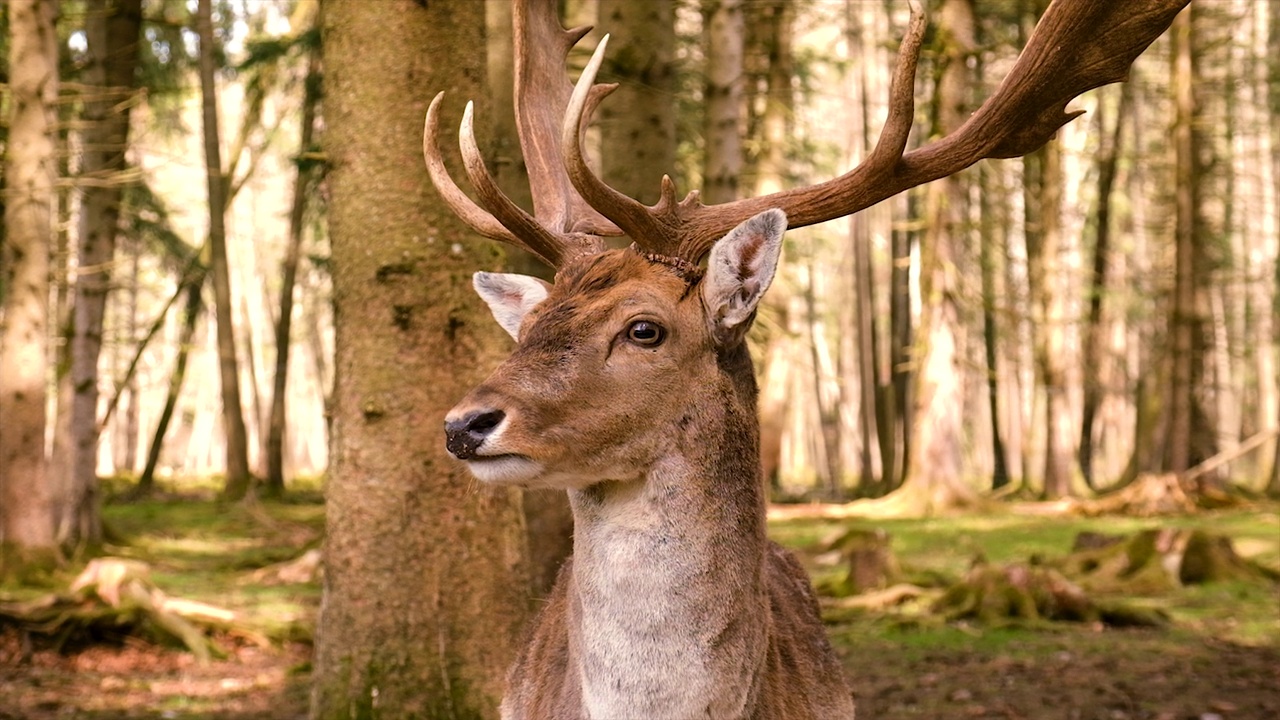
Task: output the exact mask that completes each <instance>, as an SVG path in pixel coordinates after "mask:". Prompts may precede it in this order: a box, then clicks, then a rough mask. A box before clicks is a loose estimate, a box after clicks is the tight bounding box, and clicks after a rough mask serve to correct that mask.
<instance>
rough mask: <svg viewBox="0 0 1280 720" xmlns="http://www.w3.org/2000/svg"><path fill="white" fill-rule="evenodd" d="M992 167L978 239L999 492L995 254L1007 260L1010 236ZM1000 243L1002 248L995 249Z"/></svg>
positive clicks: (1003, 476)
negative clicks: (1000, 223) (1001, 221)
mask: <svg viewBox="0 0 1280 720" xmlns="http://www.w3.org/2000/svg"><path fill="white" fill-rule="evenodd" d="M993 173H994V171H993V170H992V169H991V168H990V166H984V167H983V168H982V174H981V175H980V176H979V177H980V180H979V182H981V183H982V188H981V190H980V191H979V196H980V197H981V198H982V200H981V202H982V209H981V215H982V237H981V238H980V239H979V241H978V242H979V251H978V252H979V255H980V257H979V258H978V262H979V264H980V265H981V266H982V267H981V271H982V349H983V359H984V360H985V361H986V371H987V407H988V410H989V412H990V413H991V457H992V469H991V489H992V490H999V489H1000V488H1002V487H1004V486H1006V485H1008V484H1009V460H1008V456H1007V454H1006V453H1005V448H1004V438H1003V436H1002V435H1001V433H1000V365H999V358H1000V348H999V345H1000V343H999V338H1000V331H999V328H998V327H997V324H996V267H995V264H996V252H994V250H996V249H999V250H1000V251H1001V252H1002V254H1003V255H1004V257H1006V258H1007V257H1008V252H1007V249H1008V244H1007V243H1008V239H1007V238H1008V236H1007V235H1006V234H1005V233H1003V232H1000V231H998V230H997V229H996V226H997V222H996V218H995V208H994V207H993V203H992V202H991V201H990V198H991V197H992V196H993V195H994V194H995V188H993V187H992V185H993V183H992V182H991V176H992V174H993ZM997 243H999V245H1000V247H999V248H996V247H994V246H996V245H997Z"/></svg>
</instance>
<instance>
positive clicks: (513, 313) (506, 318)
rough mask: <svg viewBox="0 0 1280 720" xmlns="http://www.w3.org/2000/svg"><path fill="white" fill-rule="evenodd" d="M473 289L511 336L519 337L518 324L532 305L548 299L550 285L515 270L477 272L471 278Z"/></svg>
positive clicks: (513, 337) (516, 338)
mask: <svg viewBox="0 0 1280 720" xmlns="http://www.w3.org/2000/svg"><path fill="white" fill-rule="evenodd" d="M472 284H473V285H475V288H476V292H477V293H479V294H480V298H481V299H482V300H484V301H485V303H487V304H488V305H489V311H490V312H492V313H493V319H494V320H497V321H498V324H499V325H501V326H502V329H503V330H506V331H507V334H508V335H510V336H511V337H512V339H514V340H519V339H520V324H521V323H523V322H524V316H525V315H528V314H529V311H530V310H532V309H533V308H534V306H535V305H537V304H538V303H540V302H542V301H543V300H546V299H547V293H548V292H549V290H550V288H551V286H550V285H548V284H547V283H545V282H543V281H542V280H539V279H538V278H536V277H530V276H528V275H517V274H515V273H487V272H478V273H476V274H475V277H474V278H473V279H472Z"/></svg>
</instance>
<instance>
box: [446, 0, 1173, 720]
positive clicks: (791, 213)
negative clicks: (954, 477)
mask: <svg viewBox="0 0 1280 720" xmlns="http://www.w3.org/2000/svg"><path fill="white" fill-rule="evenodd" d="M1188 2H1189V0H1130V2H1126V3H1116V2H1114V0H1056V1H1055V2H1054V3H1052V4H1051V5H1050V7H1049V8H1048V9H1047V10H1046V12H1045V13H1044V15H1043V17H1042V18H1041V20H1040V22H1039V24H1038V25H1037V28H1036V30H1035V31H1034V32H1033V33H1032V35H1031V37H1030V38H1029V40H1028V41H1027V45H1026V47H1025V48H1024V50H1023V51H1022V53H1021V54H1020V56H1019V59H1018V60H1017V61H1016V63H1015V65H1014V67H1013V69H1012V71H1011V72H1010V73H1009V75H1008V76H1007V77H1006V79H1005V80H1004V81H1003V83H1002V84H1001V85H1000V86H999V88H998V89H997V90H996V91H995V92H994V93H993V94H992V95H991V96H990V97H989V98H988V99H987V100H986V102H984V103H983V104H982V105H981V107H980V108H979V109H978V110H977V111H976V112H975V113H974V114H973V115H972V116H971V117H970V118H969V119H968V121H967V122H966V123H964V124H963V125H962V126H961V127H959V128H957V129H956V130H955V131H954V132H953V133H952V134H950V135H948V136H945V137H942V138H938V139H935V140H932V141H930V142H928V143H926V144H924V145H922V146H921V147H918V148H916V149H913V150H911V151H907V150H906V147H907V139H908V135H909V133H910V130H911V127H912V118H913V114H914V89H915V87H914V86H915V73H916V65H917V62H918V58H919V55H920V49H921V44H922V38H923V36H924V31H925V27H926V23H925V18H924V14H923V11H922V10H921V8H920V5H919V3H918V2H916V1H915V0H912V1H911V3H910V5H911V15H910V21H909V23H908V26H907V29H906V32H905V35H904V38H903V41H902V45H901V48H900V50H899V54H898V61H897V65H896V67H895V70H894V75H893V78H892V83H891V86H890V89H889V93H890V102H889V112H888V117H887V119H886V122H885V125H884V128H883V130H882V133H881V135H880V139H879V140H878V143H877V145H876V146H875V148H874V149H873V151H872V152H871V153H870V154H869V155H868V156H867V158H866V159H865V161H864V162H863V163H861V164H860V165H858V166H857V167H855V168H854V169H852V170H850V171H849V172H847V173H845V174H844V175H841V176H839V177H836V178H833V179H830V180H826V181H824V182H820V183H817V184H814V185H810V186H807V187H801V188H794V189H789V190H783V191H781V192H778V193H773V194H770V195H767V196H762V197H751V198H744V199H740V200H735V201H731V202H727V203H722V204H717V205H710V206H708V205H704V204H702V203H701V202H700V201H699V197H698V194H697V192H696V191H694V192H690V193H689V194H688V195H687V196H685V197H684V198H683V199H681V200H677V198H676V189H675V184H674V183H673V182H672V180H671V179H670V177H669V176H664V177H663V178H662V180H661V185H660V187H661V194H660V199H659V200H658V202H657V203H656V204H654V205H652V206H648V205H644V204H642V203H641V202H639V201H637V200H634V199H632V198H630V197H627V196H626V195H623V194H622V193H619V192H617V191H616V190H614V189H613V188H611V187H609V186H608V185H607V184H606V183H605V182H603V181H602V180H601V179H600V178H599V177H597V176H596V175H595V174H594V172H593V171H592V170H591V168H590V166H589V163H588V160H587V157H586V152H585V149H584V141H583V136H584V131H585V129H586V128H587V127H588V126H589V124H590V121H591V117H592V114H593V112H594V109H595V108H596V107H597V106H598V104H599V103H600V102H601V101H602V100H603V99H604V97H605V96H607V95H608V94H609V92H610V91H611V90H612V89H613V88H614V87H616V86H614V85H609V84H597V83H596V81H595V78H596V75H597V73H598V71H599V69H600V66H601V63H602V62H603V57H604V52H605V49H606V47H607V44H608V36H605V38H604V39H603V40H601V41H600V42H599V44H598V45H597V47H596V49H595V52H594V54H593V55H592V57H591V60H590V61H589V62H588V63H587V65H586V67H585V69H584V70H583V72H582V74H581V76H580V78H579V80H578V81H577V83H576V84H571V83H570V82H569V81H568V80H567V76H568V72H567V58H568V55H569V52H570V50H571V49H572V48H573V47H574V46H575V45H576V44H577V43H578V42H579V41H580V40H581V39H582V38H583V37H584V36H585V35H586V34H587V33H588V32H589V31H590V30H591V28H589V27H579V28H574V29H569V30H566V29H565V28H564V27H562V25H561V23H560V20H559V18H558V17H557V14H556V9H555V6H556V2H555V0H516V2H515V3H514V5H513V11H514V43H515V80H514V84H515V88H514V92H515V95H514V100H515V108H516V115H517V118H516V120H517V131H518V134H519V138H520V145H521V148H522V152H523V153H524V158H525V162H526V165H527V168H528V175H529V182H530V186H531V189H532V190H533V193H532V199H533V212H532V213H530V212H529V211H527V210H525V209H524V208H522V207H520V206H519V205H517V204H516V203H515V202H513V201H512V200H510V199H509V198H508V197H507V196H506V195H504V194H503V193H502V192H501V190H500V189H499V188H498V184H497V182H496V181H495V179H494V177H493V176H492V175H491V174H490V172H489V170H488V169H487V168H486V165H485V161H484V157H483V155H482V153H481V151H480V149H479V144H478V142H477V141H476V137H475V131H474V127H473V126H474V117H473V114H474V110H473V106H472V105H471V104H470V103H468V104H467V106H466V109H465V111H464V113H463V117H462V123H461V127H460V129H459V140H458V141H459V147H460V151H461V156H462V166H463V170H464V172H465V174H466V175H467V178H468V180H469V181H470V184H471V186H472V188H473V190H474V195H475V199H472V196H471V195H469V194H467V193H466V192H464V191H463V190H462V189H461V188H460V187H459V186H458V185H457V184H456V183H455V182H454V180H453V178H452V176H451V175H450V172H449V170H448V168H447V167H446V164H445V160H444V156H443V153H442V151H441V150H440V112H441V111H440V108H441V103H442V101H443V93H441V94H438V95H436V96H435V98H434V100H432V102H431V104H430V106H429V108H428V110H427V117H426V123H425V128H424V133H423V154H424V158H425V161H426V165H427V171H428V174H429V175H430V177H431V179H432V182H433V184H434V186H435V187H436V189H437V191H438V192H439V194H440V196H441V198H442V199H443V201H444V202H445V203H446V204H447V206H448V207H449V208H450V209H451V210H452V211H453V212H454V213H455V214H456V215H458V216H459V217H460V218H461V219H462V220H463V221H464V222H465V223H466V224H467V225H468V226H469V227H471V228H472V229H473V230H474V231H475V232H476V233H478V234H479V235H481V236H484V237H487V238H490V239H493V240H497V241H500V242H503V243H507V244H509V245H512V246H515V247H519V248H522V249H524V250H526V251H528V252H530V253H532V254H533V255H535V256H536V257H538V258H539V259H541V260H542V261H543V262H545V263H546V264H547V265H549V266H550V267H552V268H554V269H555V271H556V272H555V277H554V281H553V282H545V281H543V280H541V279H538V278H534V277H529V276H523V275H518V274H510V273H495V272H483V271H482V272H477V273H476V274H475V276H474V283H473V284H474V287H475V290H476V291H477V293H478V294H479V295H480V297H481V298H482V299H483V300H484V301H485V302H486V303H487V304H488V306H489V308H490V309H491V311H492V314H493V316H494V318H495V319H496V321H497V322H498V324H499V325H500V326H501V327H502V328H503V329H504V330H505V331H506V332H507V333H508V334H509V335H510V336H511V337H512V339H513V340H514V341H515V343H516V345H515V349H514V350H513V352H512V354H511V355H510V357H509V358H508V359H507V360H505V361H504V362H503V363H501V364H500V365H499V366H498V367H497V368H496V369H495V370H494V371H493V372H492V374H491V375H490V376H489V377H488V378H487V379H486V380H484V381H483V382H482V383H481V384H480V385H479V386H477V387H475V388H474V389H472V390H471V391H470V392H469V393H468V394H467V395H466V396H465V397H463V398H462V399H461V400H460V401H459V402H458V403H457V405H456V406H454V408H453V409H452V410H451V411H450V412H449V413H448V414H447V416H446V417H445V419H444V429H445V442H446V447H447V449H448V450H449V452H450V453H451V454H452V455H453V456H454V457H456V458H457V459H458V460H459V461H460V462H462V463H465V465H466V467H467V468H468V469H469V470H470V472H471V474H472V475H473V476H474V477H475V478H477V479H478V480H479V481H480V482H481V483H484V484H490V485H494V486H518V487H523V488H554V489H559V490H563V491H565V492H567V493H568V496H569V501H570V505H571V507H572V511H573V519H574V538H573V554H572V557H570V558H569V559H567V560H566V561H565V563H564V565H563V566H562V569H561V571H560V573H559V576H558V579H557V581H556V584H555V586H554V588H553V590H552V591H551V594H550V596H549V597H548V598H547V600H546V603H545V605H544V607H543V608H542V610H541V611H540V613H539V614H538V615H537V617H536V619H535V620H534V621H533V624H532V627H531V630H530V633H529V636H528V638H527V641H526V643H525V645H524V646H523V648H522V649H520V650H519V651H518V653H517V656H516V659H515V661H514V662H513V663H512V665H511V666H510V669H509V672H508V675H507V690H506V694H505V696H504V698H503V700H502V704H501V709H500V712H501V716H502V717H503V718H504V720H526V719H528V720H534V719H545V718H554V719H575V720H576V719H578V718H583V719H589V720H617V719H620V718H644V719H646V720H661V719H670V720H683V719H685V718H714V719H717V720H733V719H738V718H753V719H760V720H766V719H776V720H782V719H785V720H799V719H812V720H837V719H844V718H853V717H854V701H853V697H852V695H851V693H850V690H849V686H848V684H847V683H846V680H845V678H844V675H843V672H842V669H841V664H840V661H839V658H838V657H837V655H836V653H835V652H834V650H833V648H832V646H831V644H830V642H829V641H828V639H827V636H826V632H825V630H824V627H823V624H822V621H821V619H820V614H819V606H818V602H817V600H816V598H815V595H814V593H813V590H812V588H811V586H810V583H809V580H808V576H807V574H806V572H805V570H804V568H803V567H802V566H801V564H800V563H799V562H798V561H797V560H796V559H795V558H794V557H793V556H792V555H791V554H790V553H789V552H787V551H785V550H783V549H782V548H781V547H779V546H778V545H777V544H775V543H773V542H772V541H770V540H769V539H768V537H767V534H766V522H765V521H766V498H765V490H764V483H763V479H762V477H761V466H760V457H759V420H758V418H757V415H756V394H757V388H756V381H755V376H754V371H753V367H752V361H751V357H750V354H749V353H748V348H747V341H746V337H747V332H748V330H749V329H750V327H751V325H752V322H753V320H754V318H755V315H756V311H757V309H758V307H759V303H760V300H761V297H762V296H763V295H764V293H765V292H766V291H767V290H768V288H769V286H770V283H771V281H772V279H773V277H774V274H775V272H776V269H777V266H778V262H779V256H780V253H781V249H782V237H783V233H784V232H785V231H786V230H787V229H788V228H789V227H800V226H805V225H811V224H814V223H818V222H823V221H826V220H831V219H835V218H839V217H844V216H847V215H850V214H853V213H856V212H858V211H859V210H862V209H864V208H867V207H870V206H871V205H873V204H875V203H878V202H880V201H882V200H884V199H886V198H889V197H892V196H893V195H896V194H897V193H899V192H902V191H904V190H906V189H908V188H911V187H915V186H917V185H921V184H923V183H927V182H930V181H932V180H936V179H938V178H941V177H945V176H948V175H951V174H953V173H956V172H958V171H960V170H962V169H964V168H966V167H968V166H970V165H972V164H974V163H976V162H977V161H979V160H981V159H984V158H1008V157H1016V156H1019V155H1022V154H1025V153H1028V152H1031V151H1033V150H1035V149H1036V148H1038V147H1040V146H1041V145H1043V144H1044V143H1045V142H1047V141H1048V140H1049V139H1050V138H1051V136H1052V135H1053V134H1054V133H1055V132H1056V131H1057V130H1058V128H1060V127H1061V126H1062V125H1064V124H1065V123H1066V122H1068V121H1070V120H1071V119H1072V118H1073V117H1075V116H1076V115H1078V114H1079V112H1077V111H1067V110H1066V105H1067V103H1068V102H1070V101H1071V100H1072V99H1073V98H1075V97H1076V96H1077V95H1079V94H1081V93H1083V92H1085V91H1086V90H1089V89H1092V88H1095V87H1098V86H1101V85H1103V84H1106V83H1110V82H1116V81H1119V80H1122V79H1124V77H1125V75H1126V74H1127V70H1128V67H1129V66H1130V65H1131V64H1132V62H1133V60H1134V59H1135V58H1136V57H1137V56H1138V54H1140V53H1141V52H1142V51H1143V50H1144V49H1145V48H1146V47H1147V46H1148V45H1150V43H1151V42H1153V41H1154V40H1155V38H1156V37H1157V36H1159V35H1160V34H1161V33H1163V32H1164V30H1165V29H1166V28H1167V27H1168V26H1169V24H1170V23H1171V22H1172V20H1173V17H1174V16H1175V15H1176V14H1177V13H1178V12H1179V11H1180V10H1181V9H1182V7H1183V6H1185V5H1186V4H1187V3H1188ZM618 236H624V237H626V238H628V239H630V240H631V245H630V246H629V247H626V248H610V247H609V246H608V245H606V242H605V239H606V238H609V237H618Z"/></svg>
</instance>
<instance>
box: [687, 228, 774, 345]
mask: <svg viewBox="0 0 1280 720" xmlns="http://www.w3.org/2000/svg"><path fill="white" fill-rule="evenodd" d="M786 230H787V216H786V214H784V213H783V212H782V211H781V210H766V211H765V212H762V213H760V214H759V215H756V216H755V217H753V218H751V219H749V220H747V221H746V222H744V223H742V224H741V225H739V226H738V227H736V228H734V229H733V230H731V231H730V232H729V234H728V235H725V236H724V237H722V238H720V239H719V240H717V241H716V244H715V245H714V246H712V248H711V256H710V258H708V260H707V275H706V277H705V278H704V279H703V281H702V303H703V306H704V307H705V308H706V311H707V316H708V320H709V322H710V323H711V333H712V335H713V336H714V337H715V340H716V342H717V343H719V344H720V345H721V346H722V347H728V346H731V345H733V344H735V343H737V342H739V341H740V340H742V337H743V336H744V335H746V333H747V330H748V329H749V328H750V327H751V321H752V319H754V318H755V314H756V306H757V305H759V303H760V298H761V297H762V296H764V291H765V290H768V289H769V283H771V282H773V274H774V272H775V271H777V269H778V255H779V254H781V252H782V233H784V232H786Z"/></svg>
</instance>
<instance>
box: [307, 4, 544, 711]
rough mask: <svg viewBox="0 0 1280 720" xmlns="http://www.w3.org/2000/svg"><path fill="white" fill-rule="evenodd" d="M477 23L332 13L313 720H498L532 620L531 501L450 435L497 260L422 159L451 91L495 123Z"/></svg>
mask: <svg viewBox="0 0 1280 720" xmlns="http://www.w3.org/2000/svg"><path fill="white" fill-rule="evenodd" d="M388 13H393V14H394V16H395V17H396V22H394V23H388V22H387V21H386V18H387V17H388ZM483 13H484V4H483V3H471V2H461V3H459V2H452V3H451V2H430V3H426V4H423V3H420V2H416V1H414V0H395V1H394V2H378V3H370V2H367V0H332V2H330V3H329V4H327V5H326V6H325V11H324V18H323V27H324V53H325V57H324V62H325V83H326V92H325V121H326V127H325V141H326V147H327V148H328V151H327V152H328V155H329V158H330V162H331V163H332V166H331V170H330V173H329V175H328V182H329V188H330V192H331V196H330V204H329V235H330V241H331V243H332V248H333V285H334V308H335V323H336V325H335V333H336V348H337V355H336V378H337V380H336V386H335V390H334V401H333V415H334V418H333V423H334V425H333V433H332V441H331V452H330V458H331V468H330V477H329V484H328V489H327V507H328V514H327V515H328V517H327V523H328V525H327V532H326V546H325V568H326V571H325V587H324V600H323V603H322V607H321V613H320V618H319V628H318V635H317V642H316V651H315V663H316V665H315V673H314V675H313V687H312V707H311V715H312V717H313V718H324V719H328V718H347V717H373V716H375V714H376V716H377V717H386V718H403V717H422V718H446V717H447V718H479V717H493V716H495V715H496V711H497V705H498V699H499V696H500V694H501V691H502V678H503V675H504V672H505V670H506V667H507V664H508V663H509V661H510V660H511V659H512V657H513V654H514V653H513V650H514V644H515V643H517V642H518V641H519V638H520V636H521V632H520V628H521V626H522V625H523V624H524V621H525V619H526V618H527V617H528V614H529V611H530V607H529V592H528V589H527V588H528V585H527V582H528V581H527V577H526V572H527V569H528V568H527V552H526V536H525V534H524V533H525V529H524V527H523V525H522V515H521V503H520V495H519V493H518V492H517V491H514V490H507V489H501V488H492V487H487V486H484V487H481V486H478V485H477V483H476V481H475V480H474V479H472V478H470V477H468V476H467V475H466V472H465V470H463V469H462V468H461V467H459V465H458V463H456V462H455V461H453V460H452V459H451V458H449V456H448V455H447V453H446V452H445V448H444V443H443V442H442V438H441V437H440V436H439V435H438V433H439V428H440V427H441V422H442V419H443V417H444V415H445V414H446V412H447V411H448V409H449V408H450V407H451V406H452V404H453V403H454V402H456V401H457V399H458V398H460V397H462V395H463V394H465V392H466V390H467V389H468V388H469V387H471V386H473V385H475V384H478V383H479V382H480V381H481V380H482V379H483V377H484V374H485V373H487V372H488V371H489V369H490V368H492V367H493V365H494V364H495V361H496V360H497V357H496V353H495V352H494V351H493V348H495V347H497V345H498V337H499V332H500V331H499V330H498V326H497V324H496V323H494V322H493V321H492V319H491V318H490V317H489V316H488V313H487V312H485V311H484V310H483V309H482V305H481V303H480V302H479V300H478V299H477V298H476V297H475V295H474V293H473V291H472V289H471V275H472V273H473V271H475V270H477V269H482V268H485V269H488V268H492V267H494V265H495V264H496V263H497V262H498V259H499V253H497V252H496V250H495V248H494V246H492V245H491V244H488V243H485V242H482V241H479V240H476V239H473V238H472V237H471V234H470V233H468V232H467V230H466V228H465V226H464V225H463V224H462V223H461V222H459V221H458V220H457V219H456V218H455V217H453V215H452V214H451V213H450V212H449V211H448V209H447V208H446V207H445V206H444V204H443V203H442V202H440V201H439V200H438V198H437V196H436V194H435V193H434V192H433V191H432V190H431V189H430V188H429V181H428V178H427V174H426V170H425V168H424V167H423V165H422V160H421V133H422V118H423V116H424V115H425V113H426V109H427V104H428V101H429V99H430V98H431V97H432V96H433V95H434V94H435V93H436V92H437V91H440V90H444V91H446V92H447V95H446V98H447V99H446V103H445V110H446V113H447V116H446V118H445V119H444V122H445V124H447V125H450V126H454V127H456V126H457V125H456V124H457V121H458V115H459V113H460V111H461V108H462V104H463V103H462V101H463V99H467V98H474V99H477V100H481V101H482V102H481V103H480V107H479V108H478V111H477V113H476V116H477V118H485V117H487V108H486V107H485V105H487V103H485V102H483V100H484V98H485V97H486V96H487V89H486V88H485V87H484V85H483V79H484V75H485V72H484V61H485V55H484V53H485V37H484V14H483ZM448 115H451V116H452V117H448Z"/></svg>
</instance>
